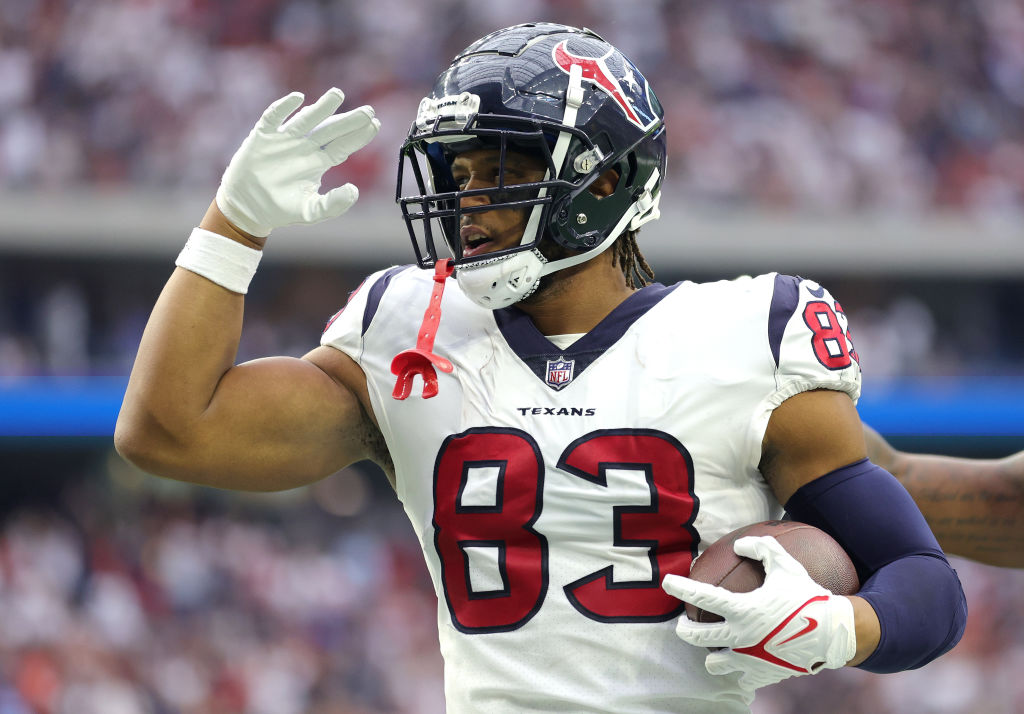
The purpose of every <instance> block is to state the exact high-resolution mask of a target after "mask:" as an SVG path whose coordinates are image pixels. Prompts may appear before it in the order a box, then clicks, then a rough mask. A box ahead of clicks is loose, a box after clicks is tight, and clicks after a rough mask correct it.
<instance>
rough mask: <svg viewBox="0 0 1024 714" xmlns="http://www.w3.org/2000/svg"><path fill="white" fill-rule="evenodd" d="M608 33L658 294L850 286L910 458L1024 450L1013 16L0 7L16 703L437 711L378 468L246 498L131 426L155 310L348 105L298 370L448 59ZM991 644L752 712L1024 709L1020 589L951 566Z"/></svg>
mask: <svg viewBox="0 0 1024 714" xmlns="http://www.w3.org/2000/svg"><path fill="white" fill-rule="evenodd" d="M528 20H554V21H559V22H565V23H568V24H573V25H577V26H588V27H591V28H593V29H595V30H597V31H598V32H599V33H601V34H603V35H604V36H605V37H606V38H607V39H608V40H609V41H611V42H612V43H614V44H616V45H617V46H618V47H620V48H621V49H622V50H623V51H625V52H626V54H628V55H629V56H630V57H631V58H632V59H633V60H634V61H635V62H636V63H637V64H638V66H639V67H640V68H641V69H642V70H643V71H644V72H645V73H646V75H647V77H648V79H650V80H651V81H652V83H653V85H654V87H655V88H656V89H657V91H658V93H659V96H660V98H661V100H662V102H663V104H664V106H665V109H666V114H667V124H668V129H669V137H670V139H669V143H670V148H671V154H670V157H669V173H668V178H667V180H666V183H665V189H664V191H665V194H664V199H665V200H663V202H662V204H663V217H662V220H661V221H660V222H658V223H655V224H651V225H649V226H647V227H645V228H644V230H643V232H642V234H641V236H640V242H641V247H642V249H643V250H644V252H645V254H646V255H647V257H648V258H649V259H650V261H651V263H652V265H653V266H654V267H655V270H656V272H657V275H658V279H659V280H660V281H661V282H664V283H672V282H675V281H678V280H681V279H694V280H710V279H719V278H728V277H734V276H736V275H739V274H755V273H759V272H764V271H768V270H779V271H781V272H786V273H793V274H801V275H804V276H805V277H811V278H814V279H816V280H819V281H821V282H823V283H825V284H826V285H827V286H828V287H829V288H830V289H831V291H832V292H833V293H834V294H835V295H836V296H837V297H838V298H839V299H840V300H841V301H842V303H843V306H844V308H845V309H846V312H847V313H848V314H849V315H850V319H851V324H852V326H853V333H854V339H855V341H856V344H857V347H858V351H859V353H860V355H861V358H862V366H863V369H864V375H865V394H864V398H863V400H862V403H861V412H862V415H863V416H864V418H865V421H867V422H868V423H870V424H872V425H874V426H875V427H876V428H878V429H879V430H880V431H882V432H883V433H884V434H886V435H887V436H888V437H889V438H890V440H891V441H893V442H894V443H895V444H897V445H898V446H901V447H903V448H906V449H911V450H921V451H935V452H945V453H955V454H960V455H970V456H993V457H994V456H1002V455H1006V454H1009V453H1011V452H1013V451H1017V450H1019V449H1024V407H1022V406H1021V405H1022V400H1024V325H1022V324H1021V320H1020V315H1021V314H1022V312H1024V279H1022V275H1024V2H1022V0H978V1H976V2H967V1H965V0H930V1H924V0H921V1H912V0H777V1H768V0H703V1H693V2H671V1H670V0H662V1H660V2H659V1H654V0H650V1H638V2H630V3H626V2H616V1H615V0H559V1H555V2H540V0H517V2H515V3H484V2H476V3H473V2H467V1H465V0H420V1H416V0H375V2H372V3H366V2H362V1H360V0H333V1H327V0H325V1H323V2H320V1H317V0H249V1H247V2H242V1H241V0H219V1H218V0H3V3H2V4H0V473H2V475H3V478H2V480H0V613H2V615H0V714H50V713H52V714H93V713H96V714H100V713H102V714H172V713H178V712H180V713H182V714H206V713H223V714H233V713H238V714H291V713H295V714H299V713H305V712H310V713H313V714H328V713H330V714H368V713H370V712H389V713H390V712H393V713H396V714H397V713H402V714H404V713H410V714H411V713H413V712H415V713H422V714H430V713H432V712H441V711H443V709H444V707H443V702H442V684H441V680H440V671H441V663H440V657H439V655H438V654H437V642H436V638H437V635H436V620H435V607H436V599H435V597H434V594H433V591H432V589H431V587H430V585H429V582H428V580H427V576H426V568H425V566H424V565H423V564H422V559H421V555H420V553H419V551H418V547H417V545H416V543H415V542H414V540H413V538H412V531H411V528H410V527H409V526H408V525H407V523H406V522H405V520H404V515H403V514H402V513H401V509H400V507H399V506H398V505H397V503H396V499H395V498H394V496H393V494H392V493H391V492H390V490H389V487H387V486H386V485H385V482H384V480H383V478H382V476H381V474H380V472H379V471H377V470H376V469H375V468H374V467H372V466H369V465H366V464H358V465H356V466H354V467H351V468H349V469H346V470H344V471H343V472H340V473H338V474H335V475H334V476H332V477H330V478H328V479H326V480H324V481H323V482H321V483H319V484H317V485H315V486H313V487H311V488H307V489H300V490H297V491H294V492H287V493H283V494H274V495H260V496H254V495H247V494H229V493H224V492H218V491H214V490H210V489H198V488H191V487H187V486H183V485H179V484H174V483H170V482H165V481H162V480H159V479H156V478H153V477H151V476H147V475H145V474H142V473H139V472H138V471H136V470H135V469H133V468H131V467H129V466H128V465H126V464H125V463H124V462H123V461H122V460H121V459H120V458H119V457H118V456H117V455H116V454H115V453H113V451H112V447H111V439H110V435H111V433H112V429H113V423H114V418H115V416H116V413H117V409H118V406H119V404H120V399H121V395H122V394H123V390H124V384H125V380H126V375H127V374H128V371H129V369H130V367H131V363H132V360H133V358H134V353H135V349H136V347H137V344H138V340H139V337H140V335H141V331H142V328H143V325H144V323H145V320H146V318H147V315H148V312H149V310H150V308H151V306H152V304H153V302H154V300H155V299H156V296H157V294H158V293H159V291H160V288H161V287H162V285H163V282H164V280H165V279H166V277H167V276H168V275H169V273H170V272H171V270H172V268H173V261H174V257H175V256H176V255H177V252H178V251H179V250H180V247H181V245H182V244H183V243H184V240H185V238H186V237H187V235H188V231H189V230H190V229H191V227H192V226H193V225H195V224H196V223H197V222H198V220H199V218H200V217H201V216H202V213H203V211H204V210H205V207H206V205H207V204H208V203H209V201H210V199H211V197H212V195H213V193H214V191H215V189H216V185H217V181H218V179H219V177H220V174H221V172H222V170H223V167H224V166H225V165H226V163H227V161H228V159H229V158H230V156H231V154H232V153H233V152H234V150H235V148H236V147H237V145H238V143H239V142H240V141H241V139H242V138H243V137H244V136H245V134H246V133H247V132H248V130H249V128H250V127H251V126H252V124H253V123H254V121H255V120H256V118H257V117H258V116H259V114H260V113H261V112H262V110H263V109H264V108H265V106H266V105H267V104H268V103H269V102H270V101H272V100H273V99H275V98H277V97H279V96H282V95H284V94H285V93H287V92H288V91H291V90H295V89H298V90H301V91H304V92H306V93H307V96H309V97H315V96H319V95H320V94H321V93H322V92H323V91H324V90H325V89H326V88H328V87H329V86H332V85H337V86H340V87H341V88H342V89H344V90H345V92H346V93H347V95H348V99H347V100H346V106H347V107H349V108H352V107H355V106H358V105H360V104H363V103H369V104H372V105H373V106H374V107H375V109H376V112H377V115H378V117H380V119H381V121H382V124H383V129H382V131H381V133H380V135H379V136H378V138H377V139H376V140H375V141H374V142H373V144H371V146H369V147H368V148H367V149H365V150H364V151H362V152H360V153H358V154H356V155H355V156H353V157H352V158H351V159H350V160H349V161H348V162H347V163H345V164H344V165H343V166H341V167H339V168H338V169H335V170H333V171H332V172H330V174H329V175H328V176H327V179H326V182H325V183H326V184H327V185H328V186H332V185H338V184H340V183H342V182H345V181H354V182H355V183H357V184H358V185H359V187H360V189H361V194H362V197H361V199H360V202H359V203H358V204H357V205H356V207H355V208H353V209H352V211H351V212H350V213H349V214H348V215H346V216H345V217H344V218H343V219H340V220H337V221H333V222H330V223H328V224H325V225H323V224H322V225H320V226H316V227H311V228H306V229H302V230H281V231H279V232H276V233H275V235H274V237H273V239H272V240H271V241H270V245H269V247H268V250H267V256H266V260H265V261H264V263H263V265H262V266H261V268H260V272H259V274H258V275H257V276H256V278H255V280H254V281H253V285H252V289H251V292H250V295H249V299H248V305H247V317H246V326H245V332H244V336H243V344H242V347H241V350H240V354H239V359H247V358H250V357H257V356H263V355H269V354H291V355H300V354H303V353H304V352H306V351H307V350H308V349H309V348H311V347H312V346H315V345H316V344H317V342H318V338H319V334H320V331H321V329H322V327H323V324H324V322H325V321H326V320H327V319H328V318H329V317H330V315H331V314H333V313H334V312H335V311H336V310H337V308H338V307H339V306H340V305H342V304H343V303H344V301H345V299H346V296H347V295H348V293H349V292H350V291H351V290H352V289H354V287H355V286H356V285H357V284H358V283H359V281H360V280H361V278H362V277H363V276H364V275H365V274H366V273H368V272H370V271H372V270H375V269H377V268H379V267H382V266H385V265H388V264H392V263H406V262H409V261H410V259H411V258H412V253H411V251H410V247H409V245H408V242H407V240H406V237H405V235H406V233H405V227H404V225H403V224H402V222H401V219H400V217H399V212H398V209H397V207H396V206H395V205H394V202H393V201H394V180H395V174H396V170H397V156H398V146H399V144H400V142H401V140H402V138H403V137H404V134H405V131H406V129H407V127H408V126H409V123H410V122H411V120H412V117H413V114H414V112H415V109H416V106H417V104H418V102H419V99H420V98H421V97H422V96H423V95H424V94H425V93H426V92H427V90H428V88H429V86H430V84H431V83H432V81H433V78H434V77H435V76H436V74H437V73H438V72H439V71H440V70H441V69H442V68H443V67H444V66H445V65H446V64H447V61H448V60H449V59H450V57H451V56H452V55H454V54H455V53H456V52H457V51H458V50H460V49H462V48H463V47H464V46H466V45H467V44H469V43H470V42H471V41H472V40H474V39H476V38H477V37H478V36H480V35H483V34H485V33H486V32H489V31H491V30H494V29H497V28H499V27H503V26H506V25H509V24H514V23H516V22H523V21H528ZM956 566H957V568H958V570H959V572H960V574H961V578H962V580H963V582H964V585H965V588H966V590H967V595H968V601H969V604H970V608H971V615H970V622H969V626H968V631H967V634H966V636H965V638H964V640H963V642H962V643H961V644H960V645H959V647H958V648H957V649H956V650H955V651H954V652H953V653H951V654H950V655H947V656H946V657H944V658H942V659H941V660H939V661H937V662H935V663H933V664H932V665H929V666H928V667H927V668H925V669H924V670H921V671H916V672H910V673H904V674H900V675H892V676H884V677H883V676H871V675H865V674H863V673H861V672H858V671H845V670H844V671H841V672H834V673H826V674H825V675H823V676H820V677H812V678H805V679H804V680H799V681H795V682H790V683H786V684H783V685H780V686H778V687H775V688H772V689H770V690H766V691H764V693H763V694H762V695H760V697H759V699H758V702H757V704H756V705H755V712H758V713H759V714H768V713H778V714H782V713H790V712H792V713H796V712H801V713H803V712H819V711H820V712H825V711H829V712H873V713H877V712H901V713H903V712H943V713H945V712H949V713H961V712H986V713H989V712H995V713H1000V712H1019V711H1024V679H1022V678H1021V677H1020V676H1019V672H1020V671H1021V670H1022V669H1024V615H1022V613H1024V572H1013V571H1006V570H999V569H996V568H991V567H987V566H982V565H977V564H972V563H969V562H966V561H958V562H957V563H956Z"/></svg>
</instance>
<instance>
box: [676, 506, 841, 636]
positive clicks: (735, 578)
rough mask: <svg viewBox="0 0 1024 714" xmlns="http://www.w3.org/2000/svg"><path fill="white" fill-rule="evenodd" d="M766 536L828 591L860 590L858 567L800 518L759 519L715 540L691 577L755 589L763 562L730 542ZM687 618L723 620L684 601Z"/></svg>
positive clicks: (736, 588) (736, 590)
mask: <svg viewBox="0 0 1024 714" xmlns="http://www.w3.org/2000/svg"><path fill="white" fill-rule="evenodd" d="M765 535H769V536H774V537H775V539H776V540H778V541H779V543H780V544H781V545H782V547H783V548H785V549H786V552H787V553H789V554H790V555H792V556H793V557H794V558H796V559H797V560H798V561H799V562H800V564H801V565H803V566H804V568H806V569H807V574H808V575H810V576H811V578H812V579H813V580H814V581H815V582H816V583H818V584H819V585H821V586H823V587H824V588H825V589H826V590H829V591H830V592H832V593H834V594H836V595H853V594H855V593H856V592H857V591H858V590H860V580H859V578H858V577H857V570H856V568H854V567H853V563H852V562H851V561H850V557H849V556H848V555H847V554H846V552H845V551H844V550H843V549H842V547H840V545H839V544H838V543H836V541H835V540H834V539H833V538H832V536H830V535H829V534H828V533H826V532H825V531H823V530H820V529H818V528H815V527H814V526H809V525H807V524H806V523H800V522H798V521H762V522H761V523H752V524H750V525H748V526H743V527H742V528H737V529H736V530H734V531H733V532H732V533H728V534H726V535H724V536H722V537H721V538H719V539H718V540H716V541H715V542H714V543H712V544H711V545H710V546H708V548H707V550H705V551H704V552H703V553H701V555H700V557H699V558H697V559H696V560H695V561H693V566H692V567H691V568H690V577H691V578H693V579H694V580H699V581H700V582H702V583H711V584H712V585H718V586H719V587H723V588H725V589H726V590H729V591H731V592H734V593H746V592H750V591H751V590H754V589H756V588H758V587H759V586H760V585H761V583H763V582H764V566H763V565H761V563H760V561H757V560H751V559H750V558H744V557H742V556H739V555H736V553H735V552H733V549H732V546H733V543H734V542H735V541H736V539H737V538H742V537H743V536H765ZM686 616H687V617H689V618H690V619H691V620H694V621H696V622H718V621H719V620H721V619H722V618H721V617H719V616H718V615H716V614H715V613H713V612H708V611H706V610H701V609H700V608H698V607H696V606H694V605H691V604H690V603H687V604H686Z"/></svg>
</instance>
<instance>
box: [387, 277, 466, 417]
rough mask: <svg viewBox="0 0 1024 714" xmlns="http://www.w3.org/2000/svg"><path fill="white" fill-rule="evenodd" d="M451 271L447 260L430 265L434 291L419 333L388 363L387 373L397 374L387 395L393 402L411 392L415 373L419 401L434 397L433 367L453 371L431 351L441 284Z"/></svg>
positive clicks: (437, 322)
mask: <svg viewBox="0 0 1024 714" xmlns="http://www.w3.org/2000/svg"><path fill="white" fill-rule="evenodd" d="M454 270H455V266H454V265H453V264H452V261H451V260H449V259H448V258H445V259H443V260H439V261H437V263H436V264H435V265H434V291H433V292H432V293H431V294H430V304H429V305H427V310H426V312H424V313H423V324H421V325H420V332H419V335H418V336H417V338H416V347H415V348H414V349H411V350H405V351H403V352H400V353H399V354H397V355H395V358H394V359H393V360H391V373H392V374H395V375H398V379H397V380H395V389H394V391H392V392H391V396H392V397H394V398H395V399H405V398H407V397H408V396H409V395H410V394H411V393H412V381H413V378H414V377H415V376H416V375H417V374H418V375H420V376H421V377H422V378H423V398H424V399H430V398H431V397H436V396H437V372H436V371H435V370H434V367H437V368H439V369H440V370H441V371H442V372H445V373H449V374H450V373H451V372H452V371H453V370H454V369H455V368H454V367H453V366H452V363H451V362H449V361H448V360H446V359H445V358H444V357H440V356H438V355H436V354H434V353H433V351H432V350H433V349H434V338H435V337H436V336H437V326H438V324H440V322H441V296H442V295H444V284H445V281H446V280H447V279H448V277H449V276H450V275H451V274H452V272H453V271H454Z"/></svg>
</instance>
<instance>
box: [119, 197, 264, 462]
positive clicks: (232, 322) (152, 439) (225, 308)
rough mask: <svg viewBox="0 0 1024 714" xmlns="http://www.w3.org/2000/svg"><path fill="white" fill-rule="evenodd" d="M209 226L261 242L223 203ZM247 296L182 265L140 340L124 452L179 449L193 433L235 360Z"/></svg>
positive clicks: (122, 424)
mask: <svg viewBox="0 0 1024 714" xmlns="http://www.w3.org/2000/svg"><path fill="white" fill-rule="evenodd" d="M201 226H202V227H203V228H206V229H207V230H211V231H214V232H216V233H219V234H221V235H226V236H228V237H233V238H234V239H236V240H238V241H239V242H242V243H247V244H249V245H250V246H251V247H255V246H254V244H253V243H252V242H250V241H249V239H248V237H246V236H245V235H244V234H241V233H239V232H238V231H237V230H235V229H234V228H233V227H232V226H231V225H230V224H229V223H228V222H227V221H226V219H224V217H223V216H222V215H221V214H220V211H219V210H217V209H216V204H211V208H210V210H209V211H208V212H207V214H206V216H205V217H204V219H203V222H202V223H201ZM243 302H244V300H243V296H242V295H240V294H238V293H234V292H231V291H229V290H227V289H225V288H222V287H220V286H219V285H216V284H214V283H212V282H210V281H209V280H207V279H206V278H203V277H201V276H199V275H196V274H195V273H192V272H190V271H188V270H185V269H182V268H176V269H175V271H174V273H173V274H172V275H171V277H170V279H169V280H168V281H167V284H166V285H165V286H164V289H163V291H162V292H161V294H160V297H159V299H158V300H157V303H156V305H155V307H154V308H153V312H152V313H151V315H150V318H149V322H148V323H147V324H146V329H145V331H144V333H143V336H142V341H141V342H140V344H139V351H138V354H137V356H136V359H135V365H134V366H133V368H132V373H131V378H130V380H129V383H128V389H127V392H126V393H125V399H124V404H123V406H122V408H121V414H120V416H119V418H118V429H117V434H116V437H115V438H116V439H117V441H118V446H119V448H121V449H122V450H123V451H128V452H134V453H136V454H138V453H140V452H139V449H137V448H135V447H137V446H138V444H137V443H135V444H133V443H132V442H138V441H139V440H141V439H145V440H146V441H147V446H148V449H149V450H150V451H151V452H152V450H153V449H154V446H157V447H162V448H159V449H157V451H158V452H163V451H164V450H165V449H167V450H170V451H178V452H180V451H181V449H182V448H183V446H184V444H185V443H187V442H188V441H189V440H191V439H192V438H193V437H194V433H195V430H196V429H197V428H198V425H199V421H200V418H201V416H202V415H203V413H204V412H205V410H206V409H207V408H208V407H209V405H210V403H211V401H212V399H213V395H214V393H215V391H216V389H217V385H218V384H219V382H220V381H221V379H222V378H223V376H224V374H225V373H226V372H227V371H228V370H229V369H230V368H231V367H232V366H233V364H234V361H235V356H236V353H237V350H238V342H239V339H240V337H241V332H242V315H243Z"/></svg>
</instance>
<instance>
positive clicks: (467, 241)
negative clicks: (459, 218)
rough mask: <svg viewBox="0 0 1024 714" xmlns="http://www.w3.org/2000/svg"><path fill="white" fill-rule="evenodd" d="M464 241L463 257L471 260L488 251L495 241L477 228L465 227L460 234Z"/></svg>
mask: <svg viewBox="0 0 1024 714" xmlns="http://www.w3.org/2000/svg"><path fill="white" fill-rule="evenodd" d="M459 237H460V238H461V239H462V257H463V258H470V257H472V256H474V255H478V254H480V253H484V252H486V251H487V249H488V246H490V245H491V244H492V243H493V241H492V240H491V239H490V237H489V236H488V235H486V234H485V233H484V232H483V230H481V229H480V228H478V227H476V226H463V227H462V230H461V231H460V232H459Z"/></svg>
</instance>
